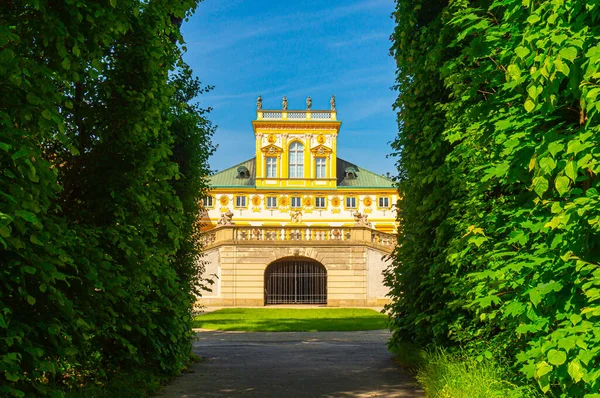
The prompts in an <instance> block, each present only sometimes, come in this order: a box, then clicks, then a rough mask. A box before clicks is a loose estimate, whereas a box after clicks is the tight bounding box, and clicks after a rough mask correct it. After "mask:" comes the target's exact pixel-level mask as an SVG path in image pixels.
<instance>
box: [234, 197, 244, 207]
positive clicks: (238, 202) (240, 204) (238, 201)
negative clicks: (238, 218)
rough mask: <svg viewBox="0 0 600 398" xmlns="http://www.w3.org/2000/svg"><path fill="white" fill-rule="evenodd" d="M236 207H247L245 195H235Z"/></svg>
mask: <svg viewBox="0 0 600 398" xmlns="http://www.w3.org/2000/svg"><path fill="white" fill-rule="evenodd" d="M235 207H246V197H245V196H236V197H235Z"/></svg>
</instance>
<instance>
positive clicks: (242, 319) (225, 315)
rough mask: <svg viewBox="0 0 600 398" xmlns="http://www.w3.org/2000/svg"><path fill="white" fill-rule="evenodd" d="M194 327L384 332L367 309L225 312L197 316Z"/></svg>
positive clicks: (382, 322)
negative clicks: (378, 330) (380, 330)
mask: <svg viewBox="0 0 600 398" xmlns="http://www.w3.org/2000/svg"><path fill="white" fill-rule="evenodd" d="M194 327H196V328H203V329H212V330H227V331H245V332H324V331H350V330H376V329H386V328H387V316H386V315H384V314H380V313H379V312H377V311H374V310H370V309H366V308H360V309H358V308H315V309H304V308H228V309H222V310H218V311H214V312H209V313H207V314H202V315H198V316H196V318H195V320H194Z"/></svg>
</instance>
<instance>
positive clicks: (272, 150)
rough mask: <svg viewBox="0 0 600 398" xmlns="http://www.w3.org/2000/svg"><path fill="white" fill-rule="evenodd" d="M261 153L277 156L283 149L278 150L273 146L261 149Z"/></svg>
mask: <svg viewBox="0 0 600 398" xmlns="http://www.w3.org/2000/svg"><path fill="white" fill-rule="evenodd" d="M261 151H262V152H263V153H264V154H266V155H278V154H280V153H281V152H283V149H281V148H279V147H278V146H275V145H268V146H266V147H264V148H262V149H261Z"/></svg>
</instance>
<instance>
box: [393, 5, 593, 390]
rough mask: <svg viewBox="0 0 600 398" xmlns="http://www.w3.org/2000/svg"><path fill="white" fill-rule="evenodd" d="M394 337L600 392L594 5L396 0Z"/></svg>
mask: <svg viewBox="0 0 600 398" xmlns="http://www.w3.org/2000/svg"><path fill="white" fill-rule="evenodd" d="M395 17H396V21H397V28H396V30H395V32H394V35H393V39H394V44H393V48H392V51H393V54H394V56H395V58H396V60H397V63H398V74H397V76H398V80H397V82H398V85H397V89H398V90H399V97H398V102H397V103H396V106H397V108H398V118H399V127H400V133H399V135H398V138H397V140H396V141H395V143H394V148H395V150H396V153H397V154H398V155H399V156H400V159H399V161H398V168H399V173H400V174H399V191H400V193H401V195H402V199H401V200H400V202H399V221H400V224H401V232H402V234H401V235H402V236H401V237H400V238H399V239H400V241H399V247H398V248H397V250H396V261H395V262H394V265H393V266H392V267H391V268H390V269H389V270H388V272H387V275H386V281H387V284H388V285H389V286H390V288H391V289H392V295H393V303H392V304H391V305H390V309H391V311H392V314H393V315H392V319H393V324H392V326H393V328H394V339H393V344H400V343H402V342H407V341H412V342H418V343H420V344H426V343H436V344H439V345H443V346H448V347H453V346H463V347H465V346H466V347H470V348H473V349H474V350H476V351H480V352H482V351H489V352H490V353H493V354H494V355H496V356H498V357H501V358H502V359H503V360H507V362H508V363H510V364H511V365H512V371H513V375H514V377H515V379H520V380H521V381H522V382H527V381H532V382H537V384H538V385H539V387H540V389H541V390H542V391H544V392H553V393H555V394H556V395H559V396H569V397H573V396H584V395H585V396H587V397H600V394H599V392H600V366H599V361H600V307H599V306H598V303H599V300H600V196H599V193H598V189H599V187H598V186H599V184H600V183H599V177H598V173H599V172H600V127H599V125H600V115H599V114H598V113H599V112H600V101H599V100H598V96H599V94H600V44H599V43H598V38H599V37H600V4H598V2H596V1H591V0H580V1H567V0H540V1H533V0H495V1H492V0H481V1H471V0H456V1H450V2H448V1H439V0H436V1H433V0H431V1H425V0H421V1H413V0H397V10H396V13H395Z"/></svg>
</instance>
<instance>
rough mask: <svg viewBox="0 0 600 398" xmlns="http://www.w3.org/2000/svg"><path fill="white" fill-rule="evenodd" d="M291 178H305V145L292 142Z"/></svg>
mask: <svg viewBox="0 0 600 398" xmlns="http://www.w3.org/2000/svg"><path fill="white" fill-rule="evenodd" d="M289 177H290V178H302V177H304V145H302V144H301V143H299V142H297V141H296V142H292V144H291V145H290V173H289Z"/></svg>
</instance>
